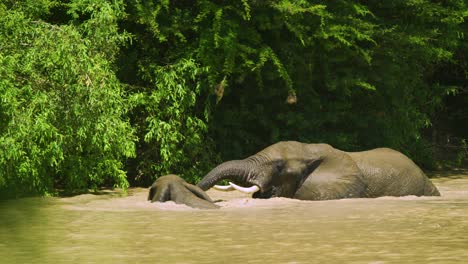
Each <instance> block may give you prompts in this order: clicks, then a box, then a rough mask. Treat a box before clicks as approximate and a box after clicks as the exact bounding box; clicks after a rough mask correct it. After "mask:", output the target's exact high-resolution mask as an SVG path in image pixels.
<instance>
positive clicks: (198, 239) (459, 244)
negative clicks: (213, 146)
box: [0, 173, 468, 264]
mask: <svg viewBox="0 0 468 264" xmlns="http://www.w3.org/2000/svg"><path fill="white" fill-rule="evenodd" d="M432 181H433V182H434V183H435V184H436V186H437V187H438V188H439V190H440V192H441V193H442V196H441V197H413V196H409V197H398V198H397V197H382V198H377V199H344V200H333V201H298V200H292V199H284V198H274V199H268V200H259V199H251V198H249V197H246V196H245V195H243V194H240V193H238V192H230V193H222V192H218V191H215V190H210V191H209V192H208V194H209V195H210V196H211V197H212V198H213V199H223V200H225V201H223V202H220V203H218V204H219V205H221V206H222V208H221V209H219V210H197V209H191V208H188V207H186V206H184V205H177V204H174V203H172V202H167V203H163V204H160V203H159V204H158V203H155V204H151V203H149V202H147V201H146V196H147V189H143V188H134V189H130V190H129V191H128V194H126V195H124V194H121V193H119V192H117V191H104V192H102V193H100V194H99V195H94V194H85V195H79V196H75V197H70V198H53V197H49V198H27V199H19V200H13V201H6V202H5V201H4V202H0V263H3V264H9V263H373V264H383V263H444V264H445V263H468V173H458V174H457V173H452V174H448V176H447V175H444V176H439V177H436V178H433V179H432Z"/></svg>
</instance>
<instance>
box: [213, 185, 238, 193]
mask: <svg viewBox="0 0 468 264" xmlns="http://www.w3.org/2000/svg"><path fill="white" fill-rule="evenodd" d="M213 188H214V189H216V190H218V191H223V192H228V191H234V187H232V186H231V185H226V186H222V185H215V186H213Z"/></svg>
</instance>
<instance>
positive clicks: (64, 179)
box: [0, 0, 468, 196]
mask: <svg viewBox="0 0 468 264" xmlns="http://www.w3.org/2000/svg"><path fill="white" fill-rule="evenodd" d="M467 15H468V11H467V6H466V3H465V1H463V0H448V1H426V0H410V1H408V0H405V1H403V0H392V1H373V2H372V1H370V2H369V1H362V0H361V1H358V0H342V1H334V2H329V1H318V0H315V1H291V0H275V1H246V0H242V1H231V2H229V1H227V2H226V1H208V0H191V1H170V0H166V1H140V0H115V1H110V0H109V1H107V0H94V1H91V0H67V1H58V0H40V1H33V0H26V1H14V0H3V1H1V2H0V94H1V99H0V100H1V105H0V168H1V170H0V191H1V193H2V195H4V196H11V195H14V196H19V195H25V194H53V193H54V192H55V191H56V190H57V189H58V188H59V189H60V188H64V189H66V190H68V191H79V190H83V189H87V188H97V187H99V186H104V185H105V186H110V185H114V186H118V187H123V188H126V187H127V186H128V185H129V182H130V183H131V184H136V185H148V184H149V183H150V182H151V181H153V180H154V179H155V178H156V177H158V176H159V175H163V174H167V173H177V174H180V175H182V176H183V177H185V178H186V179H187V180H189V181H191V182H196V181H197V180H198V179H199V178H200V177H201V176H202V175H204V173H206V172H207V171H208V170H209V169H210V168H211V167H212V166H214V165H215V164H216V163H218V162H220V161H221V160H227V159H238V158H241V157H245V156H246V155H249V154H252V153H254V152H256V151H258V150H259V149H261V148H263V147H265V146H267V145H269V144H272V143H274V142H277V141H279V140H298V141H303V142H327V143H330V144H332V145H334V146H335V147H338V148H341V149H344V150H350V151H352V150H362V149H368V148H372V147H378V146H387V147H392V148H396V149H398V150H400V151H403V152H405V153H406V154H408V155H410V156H411V157H412V158H413V159H415V160H416V161H417V162H418V163H419V164H422V165H424V166H426V167H430V166H433V165H434V164H436V160H435V159H436V158H437V155H435V153H434V148H433V147H431V146H432V144H434V143H438V142H440V140H439V139H438V138H442V136H441V134H443V135H447V134H449V133H453V134H455V135H454V136H453V137H456V138H457V140H458V142H460V144H459V145H463V144H462V143H463V142H466V141H463V139H466V135H467V134H468V125H466V122H464V123H462V122H460V121H463V120H466V115H465V114H466V111H465V109H466V107H464V106H465V104H466V98H467V93H466V89H467V87H466V79H467V78H466V77H467V67H466V65H467V64H466V61H467V60H466V57H465V56H466V55H465V54H466V48H467V46H466V32H467V23H466V22H465V19H466V17H467ZM451 73H452V74H451ZM435 134H437V135H438V136H434V135H435ZM464 146H465V148H466V143H464ZM460 153H464V152H463V151H462V152H460ZM463 158H464V156H463V155H458V156H457V159H458V160H460V162H461V161H462V160H463Z"/></svg>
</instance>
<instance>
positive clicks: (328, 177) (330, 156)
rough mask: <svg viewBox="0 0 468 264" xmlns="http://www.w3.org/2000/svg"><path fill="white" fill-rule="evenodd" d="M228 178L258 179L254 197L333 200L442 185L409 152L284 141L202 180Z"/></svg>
mask: <svg viewBox="0 0 468 264" xmlns="http://www.w3.org/2000/svg"><path fill="white" fill-rule="evenodd" d="M224 179H229V180H230V181H233V182H235V183H237V184H238V185H242V186H247V187H249V186H252V185H257V186H258V187H260V191H258V192H256V193H255V194H254V195H253V197H254V198H270V197H289V198H295V199H301V200H330V199H342V198H358V197H369V198H371V197H379V196H405V195H416V196H423V195H425V196H438V195H440V193H439V191H438V190H437V188H436V187H435V186H434V185H433V184H432V182H431V181H430V180H429V179H428V178H427V176H426V175H425V174H424V173H423V172H422V170H421V169H420V168H419V167H418V166H417V165H416V164H414V162H413V161H411V160H410V159H409V158H408V157H406V156H405V155H403V154H402V153H400V152H398V151H395V150H392V149H388V148H378V149H373V150H369V151H363V152H344V151H341V150H338V149H335V148H333V147H331V146H330V145H327V144H305V143H300V142H296V141H284V142H279V143H276V144H274V145H271V146H269V147H267V148H266V149H264V150H262V151H260V152H259V153H257V154H255V155H253V156H250V157H248V158H246V159H243V160H233V161H227V162H224V163H222V164H220V165H219V166H217V167H216V168H214V169H213V170H212V171H211V172H209V173H208V174H207V175H206V176H205V177H204V178H203V179H202V180H201V181H200V183H198V186H199V187H200V188H201V189H202V190H208V189H209V188H211V187H212V186H213V185H215V184H216V183H217V182H219V181H221V180H224Z"/></svg>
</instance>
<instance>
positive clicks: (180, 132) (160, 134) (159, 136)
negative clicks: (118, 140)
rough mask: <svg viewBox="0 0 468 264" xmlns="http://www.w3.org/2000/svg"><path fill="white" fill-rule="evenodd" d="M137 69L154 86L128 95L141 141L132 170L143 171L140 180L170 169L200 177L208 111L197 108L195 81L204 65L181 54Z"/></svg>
mask: <svg viewBox="0 0 468 264" xmlns="http://www.w3.org/2000/svg"><path fill="white" fill-rule="evenodd" d="M141 73H142V78H143V79H144V80H146V81H148V83H151V84H152V85H153V86H152V87H151V88H152V89H144V90H142V91H139V92H135V93H133V94H132V97H131V101H132V102H133V115H134V117H135V118H134V120H135V121H136V122H138V123H137V127H138V128H139V129H138V131H139V132H140V138H141V144H142V148H140V152H139V160H138V161H137V162H139V163H138V164H136V166H137V167H136V168H135V169H136V170H138V173H139V175H137V176H140V177H141V176H146V177H144V178H143V179H141V180H140V181H143V182H145V181H148V180H152V179H154V178H155V176H158V175H164V174H169V173H177V174H180V175H183V176H185V177H187V178H188V179H190V180H192V181H193V180H195V179H199V178H200V175H199V172H200V170H201V169H205V170H206V169H207V168H208V167H209V166H210V165H212V157H211V156H209V149H208V145H207V142H206V139H205V133H206V130H207V126H206V120H207V119H208V116H207V115H206V114H207V113H205V115H201V116H198V114H200V113H197V111H196V109H197V106H198V104H197V103H198V102H197V101H198V97H199V96H200V94H201V85H200V83H199V82H200V79H201V78H202V77H203V76H204V75H206V73H207V69H206V68H202V67H200V66H199V65H197V64H196V63H195V62H194V61H193V60H191V59H187V60H185V59H182V60H181V61H179V62H177V63H174V64H171V65H166V66H159V65H156V64H150V65H148V66H147V67H146V68H142V70H141ZM202 113H203V112H202ZM139 117H143V118H139ZM155 161H156V162H155ZM136 180H139V179H138V178H137V179H136Z"/></svg>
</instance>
